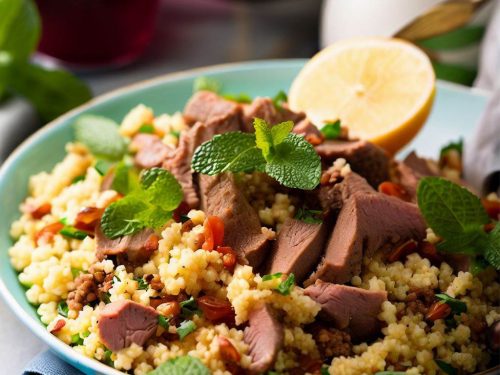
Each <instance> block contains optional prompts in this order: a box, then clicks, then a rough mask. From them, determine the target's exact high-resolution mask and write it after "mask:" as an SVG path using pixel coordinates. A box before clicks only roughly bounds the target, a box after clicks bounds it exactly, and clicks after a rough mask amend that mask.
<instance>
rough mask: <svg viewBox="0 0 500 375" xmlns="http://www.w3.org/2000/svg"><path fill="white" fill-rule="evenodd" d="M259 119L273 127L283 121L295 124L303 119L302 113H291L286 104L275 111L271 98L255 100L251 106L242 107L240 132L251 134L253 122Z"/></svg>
mask: <svg viewBox="0 0 500 375" xmlns="http://www.w3.org/2000/svg"><path fill="white" fill-rule="evenodd" d="M254 118H260V119H263V120H265V121H266V122H267V123H268V124H271V125H275V124H278V123H280V122H283V121H293V122H294V123H297V122H299V121H302V120H303V119H304V118H305V114H304V112H294V111H292V110H291V109H290V108H289V107H288V105H287V104H286V103H284V104H283V105H282V106H281V107H280V108H279V109H277V108H276V107H275V105H274V103H273V101H272V99H271V98H262V97H258V98H255V99H254V101H253V102H252V103H251V104H247V105H244V106H243V123H242V130H243V131H246V132H249V133H251V132H253V131H254V127H253V120H254Z"/></svg>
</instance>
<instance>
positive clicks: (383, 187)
mask: <svg viewBox="0 0 500 375" xmlns="http://www.w3.org/2000/svg"><path fill="white" fill-rule="evenodd" d="M378 191H379V192H380V193H382V194H385V195H390V196H393V197H396V198H399V199H402V200H404V201H406V202H410V201H411V197H410V194H408V192H407V191H406V189H405V188H404V187H403V186H401V185H400V184H396V183H395V182H391V181H384V182H382V183H381V184H380V185H379V186H378Z"/></svg>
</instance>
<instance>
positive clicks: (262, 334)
mask: <svg viewBox="0 0 500 375" xmlns="http://www.w3.org/2000/svg"><path fill="white" fill-rule="evenodd" d="M283 338H284V329H283V326H282V325H281V323H280V322H279V321H278V320H277V319H276V317H275V312H274V311H273V309H272V307H271V306H270V305H268V304H262V305H260V306H257V307H255V308H253V309H252V310H251V311H250V314H249V317H248V327H247V328H245V335H244V338H243V339H244V341H245V342H246V343H247V344H248V345H249V347H250V348H249V350H250V356H251V357H252V364H251V365H250V371H252V372H254V373H259V374H260V373H265V372H266V371H267V370H269V369H270V368H271V366H272V365H273V364H274V362H275V361H276V357H277V355H278V352H279V351H280V349H281V347H282V346H283Z"/></svg>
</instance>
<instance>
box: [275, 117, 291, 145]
mask: <svg viewBox="0 0 500 375" xmlns="http://www.w3.org/2000/svg"><path fill="white" fill-rule="evenodd" d="M292 129H293V122H292V121H285V122H282V123H279V124H276V125H274V126H272V127H271V135H272V140H273V146H278V145H279V144H281V143H283V142H284V141H285V139H286V138H287V136H288V134H289V133H290V132H291V131H292Z"/></svg>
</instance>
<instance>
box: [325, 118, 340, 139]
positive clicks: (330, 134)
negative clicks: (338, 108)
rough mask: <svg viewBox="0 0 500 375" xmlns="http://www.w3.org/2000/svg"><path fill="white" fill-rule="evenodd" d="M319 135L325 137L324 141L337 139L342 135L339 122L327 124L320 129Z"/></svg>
mask: <svg viewBox="0 0 500 375" xmlns="http://www.w3.org/2000/svg"><path fill="white" fill-rule="evenodd" d="M320 131H321V133H322V134H323V135H324V136H325V139H329V140H331V139H337V138H338V137H339V136H340V134H341V133H342V127H341V126H340V120H337V121H335V122H329V123H327V124H325V125H324V126H323V127H322V128H321V130H320Z"/></svg>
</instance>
